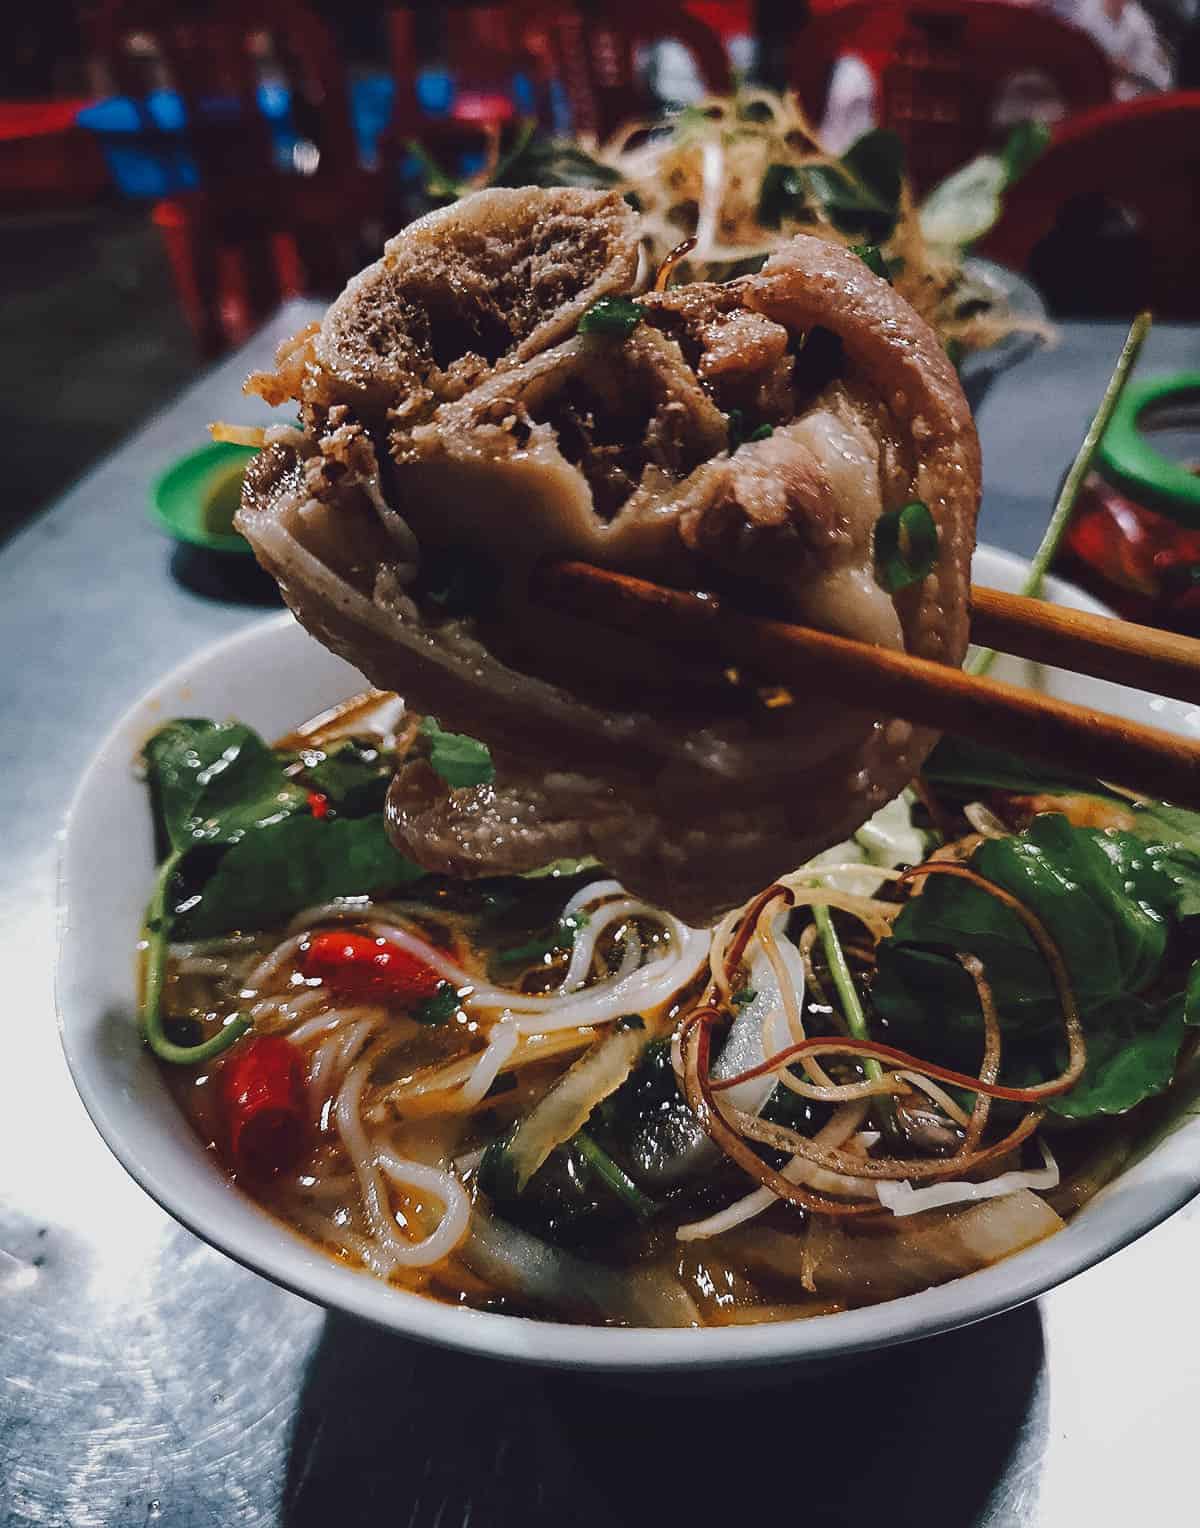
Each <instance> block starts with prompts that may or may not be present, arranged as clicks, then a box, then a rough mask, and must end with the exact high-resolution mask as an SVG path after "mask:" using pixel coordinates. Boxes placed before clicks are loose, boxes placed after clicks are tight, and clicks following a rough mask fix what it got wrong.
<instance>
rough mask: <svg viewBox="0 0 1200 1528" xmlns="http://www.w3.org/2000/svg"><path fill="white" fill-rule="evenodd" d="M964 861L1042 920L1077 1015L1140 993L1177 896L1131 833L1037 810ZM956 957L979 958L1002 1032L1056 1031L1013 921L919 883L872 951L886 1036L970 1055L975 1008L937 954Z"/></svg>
mask: <svg viewBox="0 0 1200 1528" xmlns="http://www.w3.org/2000/svg"><path fill="white" fill-rule="evenodd" d="M971 864H972V866H973V867H974V868H975V869H976V870H978V871H979V873H980V874H981V875H983V876H985V877H986V878H987V879H988V880H990V881H994V882H995V883H996V884H997V885H999V886H1002V887H1004V888H1005V889H1006V890H1008V891H1010V892H1012V894H1013V895H1014V896H1016V897H1019V898H1020V900H1021V901H1022V902H1023V903H1024V904H1025V905H1026V906H1027V907H1029V908H1030V909H1031V911H1033V912H1034V913H1035V914H1036V915H1037V916H1038V917H1039V918H1040V919H1041V921H1042V922H1043V923H1044V924H1045V926H1046V929H1047V931H1048V932H1049V934H1050V937H1051V938H1052V939H1053V940H1054V941H1055V943H1056V944H1057V945H1058V947H1059V949H1060V950H1061V951H1062V954H1063V958H1064V959H1065V961H1066V963H1067V970H1068V972H1069V974H1070V977H1071V983H1072V986H1073V988H1074V991H1075V996H1076V1000H1077V1002H1078V1003H1079V1007H1080V1011H1081V1013H1083V1015H1084V1016H1085V1018H1086V1017H1087V1015H1088V1014H1089V1013H1091V1012H1092V1011H1094V1010H1097V1009H1100V1008H1102V1007H1103V1006H1104V1005H1105V1004H1107V1003H1110V1002H1111V1001H1112V1000H1113V998H1114V997H1116V996H1118V995H1122V996H1123V995H1126V994H1135V993H1137V992H1139V991H1141V990H1142V989H1144V988H1145V987H1146V986H1147V984H1148V983H1149V982H1150V981H1151V980H1152V979H1153V978H1154V976H1155V975H1156V974H1157V972H1158V970H1159V968H1160V967H1161V965H1162V961H1163V957H1164V954H1165V951H1166V943H1167V932H1168V928H1169V923H1170V920H1171V918H1172V917H1173V915H1174V914H1175V911H1176V907H1177V903H1178V899H1179V892H1178V889H1177V887H1176V885H1175V883H1174V882H1173V881H1172V879H1171V877H1170V874H1169V872H1168V870H1167V868H1166V867H1165V866H1164V864H1163V861H1162V857H1161V855H1156V854H1155V852H1154V851H1153V850H1152V849H1150V848H1148V846H1147V845H1145V844H1143V843H1142V841H1141V840H1140V839H1138V838H1135V837H1134V836H1133V835H1132V834H1129V833H1103V832H1099V831H1097V830H1095V829H1092V828H1075V827H1072V826H1071V824H1070V823H1068V822H1067V820H1066V818H1065V817H1062V816H1059V815H1058V814H1056V813H1046V814H1043V815H1042V816H1039V817H1037V818H1035V819H1034V821H1033V823H1032V824H1031V826H1030V827H1029V828H1028V829H1027V830H1026V832H1024V833H1022V834H1019V835H1017V836H1015V837H1012V838H1003V839H989V840H987V841H986V842H984V843H983V844H981V845H980V847H979V848H978V849H977V850H976V851H975V853H974V855H972V857H971ZM957 951H966V952H969V953H971V954H974V955H977V956H978V957H979V959H980V960H981V961H982V962H983V965H984V969H985V971H986V973H987V976H988V980H989V981H990V983H991V985H992V990H993V992H994V994H995V998H996V1004H997V1008H998V1010H999V1013H1000V1015H1001V1022H1002V1024H1003V1026H1004V1028H1005V1030H1006V1031H1007V1032H1008V1033H1010V1034H1012V1035H1016V1036H1023V1037H1025V1038H1027V1039H1031V1040H1035V1041H1036V1040H1038V1039H1039V1038H1042V1037H1044V1036H1045V1035H1046V1034H1048V1033H1049V1034H1053V1033H1055V1032H1056V1031H1057V1027H1058V1026H1059V1025H1060V1024H1061V1016H1060V1013H1059V1005H1058V999H1057V996H1056V994H1055V989H1054V984H1053V980H1052V977H1051V974H1050V971H1049V969H1048V967H1047V966H1046V963H1045V961H1044V960H1043V959H1042V957H1041V955H1040V954H1039V953H1038V951H1037V949H1036V948H1035V946H1034V944H1033V942H1032V940H1031V939H1030V937H1029V935H1028V934H1027V933H1026V931H1025V928H1024V925H1023V924H1022V923H1021V922H1020V920H1019V919H1018V918H1017V917H1016V915H1015V914H1014V913H1012V912H1010V911H1009V909H1008V908H1007V907H1005V906H1004V905H1003V904H1002V903H1001V902H999V901H998V900H997V899H996V898H995V897H992V896H989V895H988V893H987V892H985V891H981V890H980V889H979V888H978V887H975V886H972V885H970V884H969V883H964V882H961V881H952V880H950V879H949V877H940V876H931V877H930V879H929V880H928V881H926V883H925V886H924V889H923V891H922V893H921V895H920V896H919V897H914V898H913V899H912V900H911V901H909V902H908V903H907V904H906V905H905V907H904V910H903V911H902V912H901V913H900V915H899V916H898V917H897V918H896V920H895V923H894V925H893V935H892V937H891V938H890V939H887V940H885V941H884V942H883V943H882V944H881V945H880V947H879V964H878V969H877V972H876V977H875V981H874V984H873V986H872V993H871V995H872V999H873V1002H874V1005H875V1008H876V1010H877V1012H878V1013H879V1014H880V1015H881V1016H882V1017H884V1018H885V1019H887V1021H888V1023H889V1025H891V1026H893V1027H894V1029H895V1031H896V1032H897V1033H899V1034H901V1035H903V1036H904V1037H905V1039H906V1040H908V1041H909V1042H911V1043H912V1044H914V1045H922V1044H923V1045H925V1046H926V1047H927V1048H928V1046H929V1045H930V1043H931V1038H932V1043H934V1044H935V1045H937V1044H939V1043H941V1041H942V1040H945V1042H946V1044H947V1047H948V1048H949V1049H951V1050H952V1051H953V1052H954V1054H955V1055H956V1056H957V1057H959V1058H963V1057H965V1056H968V1055H971V1054H975V1055H976V1056H977V1049H978V1044H979V1033H980V1018H979V1007H978V1001H977V998H976V994H975V988H974V983H973V982H972V981H971V980H970V978H969V977H968V976H967V973H966V972H965V971H963V970H962V968H961V967H960V966H959V964H958V962H957V961H956V960H955V959H954V958H953V954H952V953H946V952H957ZM931 1029H932V1030H933V1031H935V1033H934V1034H933V1035H932V1037H931Z"/></svg>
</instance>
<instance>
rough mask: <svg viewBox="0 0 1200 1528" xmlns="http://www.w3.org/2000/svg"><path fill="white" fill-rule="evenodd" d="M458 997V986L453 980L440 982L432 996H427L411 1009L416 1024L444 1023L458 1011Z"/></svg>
mask: <svg viewBox="0 0 1200 1528" xmlns="http://www.w3.org/2000/svg"><path fill="white" fill-rule="evenodd" d="M458 1009H459V998H458V988H457V987H455V986H454V984H453V982H442V984H441V986H439V988H438V990H437V991H436V992H435V993H434V994H433V996H432V997H427V998H426V999H425V1001H424V1002H423V1003H418V1005H417V1006H416V1007H415V1008H414V1009H413V1010H412V1017H413V1018H414V1019H416V1021H417V1023H418V1024H445V1023H447V1022H448V1021H449V1020H450V1019H452V1018H453V1017H454V1015H455V1014H456V1013H457V1012H458Z"/></svg>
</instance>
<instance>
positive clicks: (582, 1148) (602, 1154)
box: [571, 1130, 659, 1220]
mask: <svg viewBox="0 0 1200 1528" xmlns="http://www.w3.org/2000/svg"><path fill="white" fill-rule="evenodd" d="M571 1140H572V1144H573V1145H574V1146H575V1148H576V1150H577V1151H578V1152H579V1154H580V1156H581V1157H582V1158H583V1160H584V1161H585V1162H586V1163H587V1165H588V1166H589V1167H590V1168H591V1170H592V1172H593V1173H594V1174H595V1175H596V1177H597V1178H598V1179H599V1180H600V1182H601V1183H603V1185H604V1187H605V1188H607V1189H608V1190H610V1192H612V1193H614V1194H615V1195H616V1196H617V1198H618V1199H619V1200H620V1201H621V1203H622V1204H624V1205H625V1207H626V1208H627V1209H629V1210H632V1211H633V1213H634V1215H636V1217H637V1218H638V1220H651V1219H653V1217H654V1216H655V1215H657V1214H658V1211H659V1206H658V1205H657V1204H656V1203H655V1202H654V1200H653V1199H651V1198H650V1197H649V1195H647V1194H643V1193H642V1191H641V1189H640V1188H638V1186H637V1184H636V1183H635V1182H634V1181H633V1179H632V1178H631V1177H630V1176H629V1174H628V1173H627V1172H626V1171H625V1169H624V1168H622V1167H618V1165H617V1164H616V1162H614V1161H613V1159H612V1158H611V1157H610V1156H609V1154H608V1152H606V1151H605V1150H604V1149H603V1148H602V1147H600V1146H598V1145H597V1144H596V1142H595V1141H594V1140H593V1139H592V1137H591V1136H590V1135H589V1134H588V1133H587V1131H586V1130H577V1131H576V1132H575V1134H574V1136H573V1137H572V1138H571Z"/></svg>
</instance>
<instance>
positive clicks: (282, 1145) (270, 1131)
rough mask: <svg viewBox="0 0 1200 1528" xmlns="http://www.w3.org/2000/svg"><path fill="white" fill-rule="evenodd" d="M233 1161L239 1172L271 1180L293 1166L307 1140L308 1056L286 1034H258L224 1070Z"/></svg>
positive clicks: (233, 1055)
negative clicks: (272, 1176) (289, 1040)
mask: <svg viewBox="0 0 1200 1528" xmlns="http://www.w3.org/2000/svg"><path fill="white" fill-rule="evenodd" d="M220 1094H221V1101H222V1104H223V1106H224V1112H225V1125H226V1136H227V1145H228V1151H229V1161H230V1163H231V1164H232V1166H233V1167H234V1169H235V1170H236V1171H237V1172H239V1173H245V1174H247V1175H248V1176H250V1177H257V1178H262V1177H269V1176H270V1175H271V1174H273V1173H278V1172H282V1171H283V1170H284V1169H285V1168H288V1167H291V1166H293V1165H294V1164H295V1163H296V1162H297V1161H298V1159H299V1158H300V1157H301V1156H302V1154H303V1152H304V1148H305V1145H306V1143H307V1137H308V1121H307V1116H306V1109H305V1080H304V1057H303V1056H302V1055H301V1053H300V1051H299V1050H297V1048H296V1047H295V1046H294V1045H291V1044H289V1042H288V1041H287V1040H285V1039H284V1038H283V1036H282V1035H259V1036H257V1038H255V1039H253V1040H250V1041H249V1042H248V1043H246V1044H245V1045H240V1046H238V1047H237V1049H236V1050H234V1051H232V1052H231V1053H230V1056H229V1059H228V1060H227V1061H226V1062H225V1064H224V1065H223V1066H222V1068H221V1073H220Z"/></svg>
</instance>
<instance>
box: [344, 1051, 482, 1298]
mask: <svg viewBox="0 0 1200 1528" xmlns="http://www.w3.org/2000/svg"><path fill="white" fill-rule="evenodd" d="M374 1059H375V1058H374V1056H373V1054H372V1053H371V1052H370V1051H368V1053H367V1054H366V1055H365V1056H363V1057H362V1058H361V1060H359V1061H358V1062H357V1063H356V1064H355V1065H354V1066H353V1067H352V1068H351V1069H350V1071H349V1072H348V1073H347V1075H346V1080H345V1082H344V1083H343V1084H342V1086H341V1089H340V1091H339V1093H338V1096H337V1100H336V1102H335V1103H334V1109H333V1115H334V1121H335V1123H336V1125H337V1130H338V1134H339V1135H340V1136H341V1138H342V1144H343V1145H344V1146H345V1148H346V1150H347V1151H348V1152H349V1154H350V1158H351V1161H352V1162H353V1164H354V1170H355V1173H356V1174H357V1177H358V1183H359V1189H360V1191H361V1194H362V1202H363V1210H364V1212H365V1214H366V1217H367V1222H368V1224H369V1226H370V1228H371V1232H372V1234H373V1236H374V1239H375V1241H376V1243H378V1244H379V1245H380V1246H381V1247H382V1248H383V1249H384V1251H385V1252H386V1254H387V1257H388V1258H390V1259H391V1261H392V1266H393V1267H395V1266H401V1267H406V1268H421V1267H428V1266H429V1265H430V1264H432V1263H437V1262H440V1261H441V1260H442V1259H443V1258H444V1257H446V1256H447V1255H448V1254H449V1253H450V1252H452V1251H453V1250H454V1248H455V1247H456V1246H458V1244H459V1243H460V1242H461V1241H462V1240H463V1238H464V1237H465V1236H466V1234H467V1231H468V1230H469V1229H470V1201H469V1199H468V1198H467V1195H466V1192H465V1190H464V1189H463V1187H462V1185H461V1184H460V1183H459V1181H458V1179H457V1178H455V1177H454V1176H453V1174H452V1173H449V1172H447V1171H445V1170H444V1169H441V1168H434V1167H427V1166H425V1165H424V1164H423V1163H420V1162H411V1161H409V1160H408V1159H407V1158H404V1157H400V1156H397V1155H396V1154H395V1153H394V1152H390V1151H387V1150H381V1151H378V1152H374V1151H372V1148H371V1144H370V1142H369V1141H368V1139H367V1133H366V1130H365V1129H364V1127H363V1123H362V1118H361V1106H362V1095H363V1089H364V1088H365V1086H366V1083H367V1078H368V1076H369V1074H370V1070H371V1067H372V1065H373V1064H374ZM385 1172H386V1174H387V1176H388V1177H389V1178H390V1179H391V1181H392V1182H393V1183H395V1184H396V1185H397V1186H398V1187H411V1188H416V1189H418V1190H420V1191H421V1192H424V1193H431V1194H433V1195H434V1196H435V1197H437V1198H438V1199H440V1200H441V1201H442V1204H443V1207H444V1208H443V1211H442V1215H441V1218H440V1220H439V1222H438V1225H437V1227H436V1229H435V1230H434V1231H432V1232H431V1233H430V1234H429V1235H428V1236H426V1237H424V1238H423V1239H421V1240H419V1241H408V1240H407V1239H405V1238H404V1237H403V1236H402V1235H401V1234H400V1228H399V1226H398V1224H397V1221H396V1217H395V1216H394V1214H393V1213H392V1210H391V1207H390V1205H389V1203H388V1197H387V1189H386V1187H385V1186H384V1182H383V1176H382V1174H383V1173H385Z"/></svg>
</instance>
